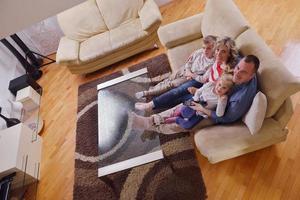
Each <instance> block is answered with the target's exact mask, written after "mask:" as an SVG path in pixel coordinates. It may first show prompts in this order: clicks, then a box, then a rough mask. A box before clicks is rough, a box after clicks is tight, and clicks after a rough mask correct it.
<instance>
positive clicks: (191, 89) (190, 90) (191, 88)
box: [187, 87, 198, 95]
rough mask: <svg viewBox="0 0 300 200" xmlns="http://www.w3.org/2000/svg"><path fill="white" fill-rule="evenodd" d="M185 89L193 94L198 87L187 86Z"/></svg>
mask: <svg viewBox="0 0 300 200" xmlns="http://www.w3.org/2000/svg"><path fill="white" fill-rule="evenodd" d="M187 90H188V91H189V93H191V94H193V95H194V94H195V93H196V91H197V90H198V88H196V87H188V89H187Z"/></svg>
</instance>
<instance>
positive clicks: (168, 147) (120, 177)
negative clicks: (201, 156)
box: [73, 54, 206, 200]
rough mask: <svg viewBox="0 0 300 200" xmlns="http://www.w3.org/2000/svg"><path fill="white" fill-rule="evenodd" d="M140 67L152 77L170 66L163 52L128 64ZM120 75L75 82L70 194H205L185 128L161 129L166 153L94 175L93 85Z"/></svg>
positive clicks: (160, 197)
mask: <svg viewBox="0 0 300 200" xmlns="http://www.w3.org/2000/svg"><path fill="white" fill-rule="evenodd" d="M144 67H147V68H148V72H149V76H150V77H154V76H156V75H158V74H160V73H165V72H167V71H169V70H170V67H169V63H168V60H167V57H166V55H164V54H163V55H159V56H157V57H155V58H153V59H150V60H147V61H145V62H143V63H140V64H137V65H135V66H132V67H130V68H129V71H130V72H132V71H135V70H137V69H141V68H144ZM121 75H123V74H122V73H121V72H118V73H114V74H112V75H110V76H107V77H104V78H101V79H98V80H96V81H93V82H90V83H87V84H84V85H81V86H80V87H79V92H78V95H79V96H78V113H80V115H78V121H77V133H76V150H75V151H76V152H75V158H76V160H75V182H74V194H73V197H74V200H85V199H89V200H94V199H95V200H96V199H101V200H102V199H103V200H113V199H121V200H134V199H138V200H154V199H157V200H195V199H205V198H206V189H205V185H204V182H203V178H202V175H201V170H200V168H199V166H198V163H197V160H196V157H195V152H194V149H193V144H192V137H190V135H189V134H184V133H179V134H174V135H168V136H166V135H162V134H161V135H159V136H160V143H161V147H162V150H163V152H164V154H165V158H164V159H162V160H159V161H155V162H152V163H148V164H145V165H142V166H138V167H135V168H132V169H128V170H124V171H121V172H117V173H114V174H110V175H107V176H106V177H104V178H98V176H97V175H98V174H97V170H98V163H97V162H95V161H96V160H97V157H98V125H97V120H98V119H97V109H98V107H97V90H96V86H97V84H99V83H103V82H105V81H108V80H111V79H113V78H116V77H119V76H121ZM85 158H89V159H85ZM91 158H95V159H91Z"/></svg>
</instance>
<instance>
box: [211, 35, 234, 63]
mask: <svg viewBox="0 0 300 200" xmlns="http://www.w3.org/2000/svg"><path fill="white" fill-rule="evenodd" d="M220 46H225V47H226V48H227V49H228V50H229V58H228V59H227V62H226V64H227V65H229V67H230V69H233V68H234V67H235V65H236V62H237V57H238V50H237V48H236V45H235V42H234V40H233V39H231V38H230V37H227V36H226V37H223V38H220V39H219V40H218V41H217V43H216V49H217V48H219V47H220Z"/></svg>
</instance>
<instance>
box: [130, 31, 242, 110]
mask: <svg viewBox="0 0 300 200" xmlns="http://www.w3.org/2000/svg"><path fill="white" fill-rule="evenodd" d="M237 55H238V51H237V48H236V46H235V42H234V40H232V39H231V38H230V37H224V38H222V39H220V40H219V41H217V44H216V49H215V57H216V61H215V63H214V66H213V67H212V68H211V69H214V70H212V71H211V73H208V74H209V76H210V77H209V78H208V79H209V80H210V81H213V80H217V78H218V77H220V76H221V74H222V69H221V67H220V66H221V65H227V66H229V67H230V68H232V69H233V68H234V66H235V64H236V58H237ZM211 69H209V70H211ZM207 81H208V80H204V81H203V82H202V83H201V82H198V81H196V80H194V79H192V80H190V81H188V82H186V83H184V84H182V85H180V86H179V87H177V88H174V89H172V90H169V91H167V92H165V93H164V94H162V95H159V96H157V97H155V98H153V100H152V101H150V102H148V103H140V102H138V103H136V104H135V108H136V109H138V110H149V109H161V108H164V109H165V108H171V107H174V106H176V105H178V104H180V103H183V102H184V101H186V100H188V99H190V98H192V96H193V95H192V94H191V93H190V92H189V91H188V88H190V87H196V88H200V87H202V85H203V83H205V82H207Z"/></svg>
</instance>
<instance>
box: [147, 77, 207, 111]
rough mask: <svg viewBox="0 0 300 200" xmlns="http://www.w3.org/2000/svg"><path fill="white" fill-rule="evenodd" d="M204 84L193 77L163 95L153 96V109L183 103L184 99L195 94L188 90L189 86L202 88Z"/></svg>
mask: <svg viewBox="0 0 300 200" xmlns="http://www.w3.org/2000/svg"><path fill="white" fill-rule="evenodd" d="M202 85H203V84H202V83H200V82H198V81H195V80H194V79H192V80H190V81H188V82H186V83H184V84H182V85H180V86H179V87H177V88H174V89H171V90H169V91H167V92H165V93H163V94H162V95H159V96H158V97H155V98H153V103H154V108H153V109H161V108H164V109H165V108H172V107H174V106H176V105H178V104H180V103H183V102H184V101H186V100H189V99H191V98H192V97H193V95H192V94H191V93H189V91H188V90H187V89H188V88H189V87H196V88H200V87H202Z"/></svg>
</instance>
